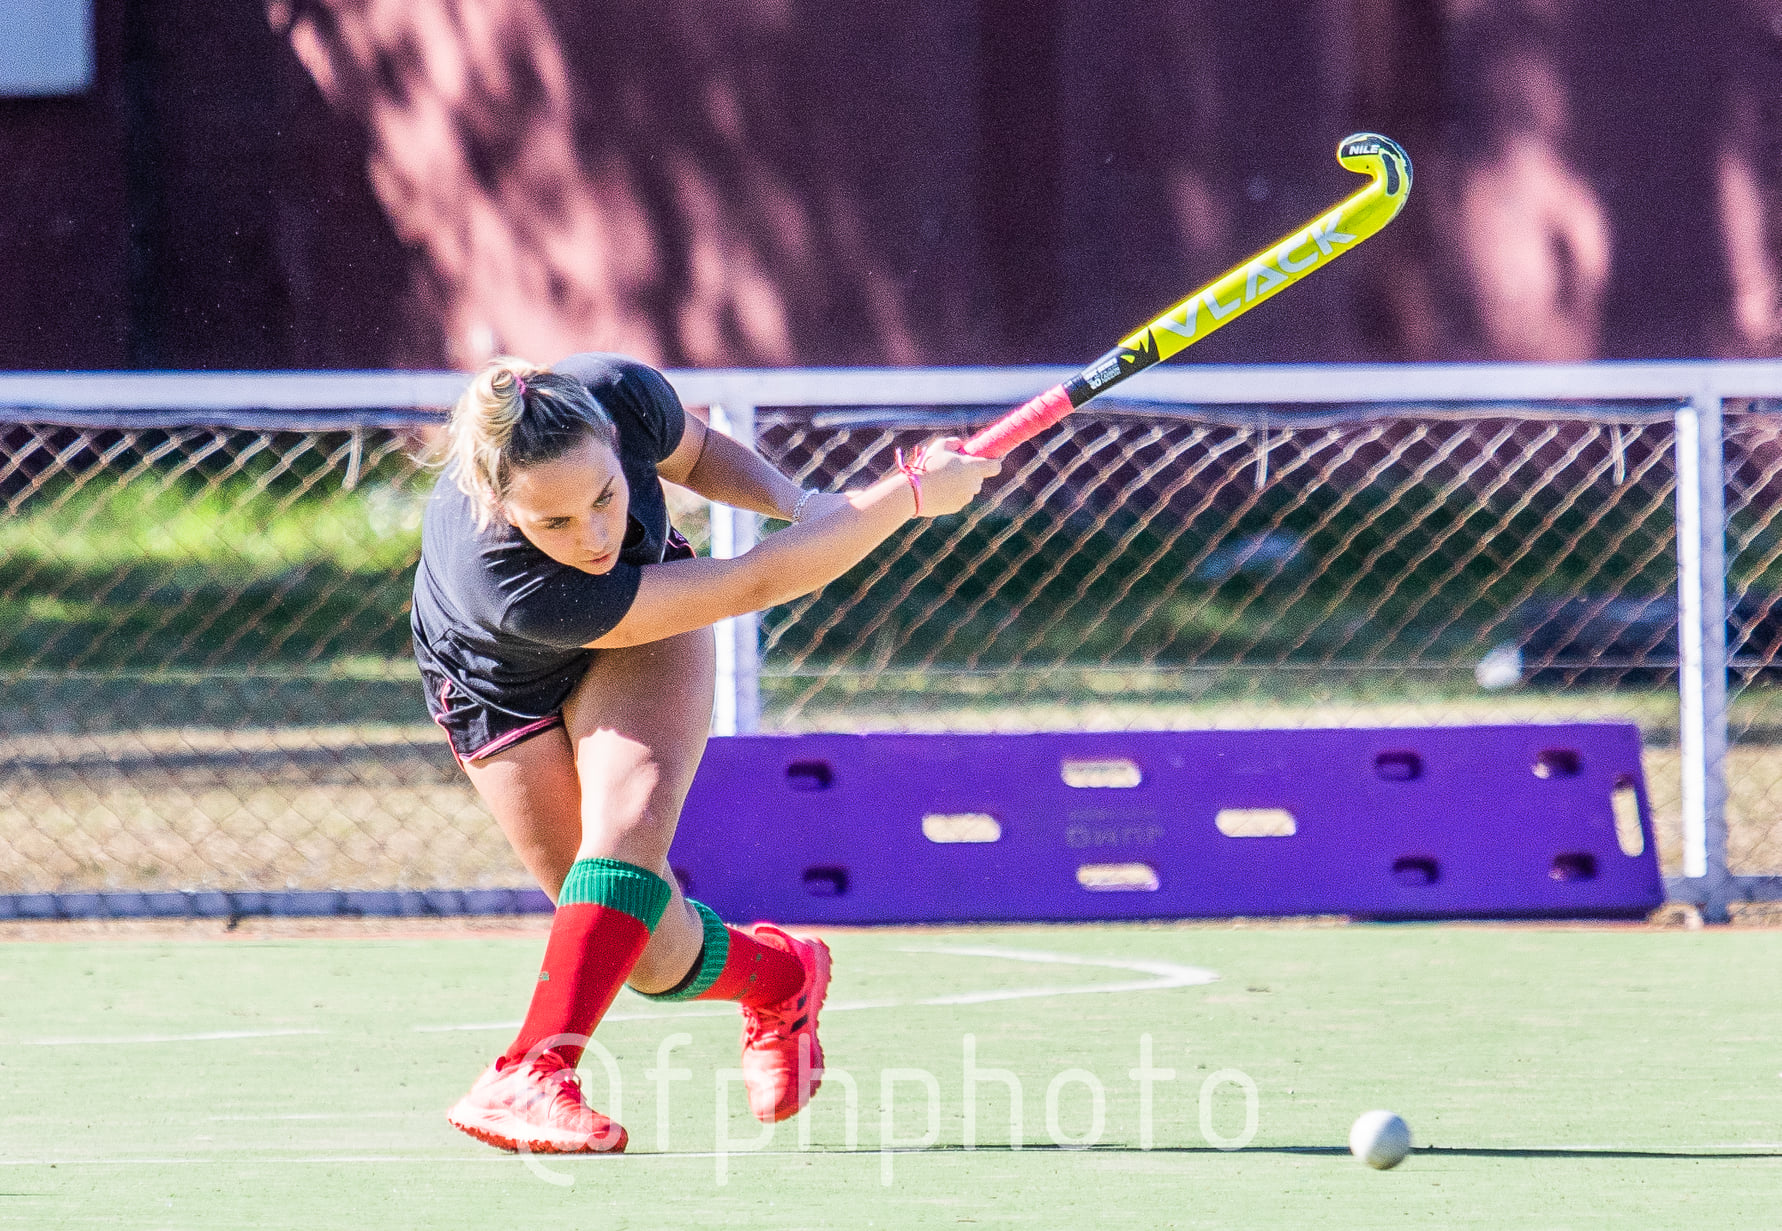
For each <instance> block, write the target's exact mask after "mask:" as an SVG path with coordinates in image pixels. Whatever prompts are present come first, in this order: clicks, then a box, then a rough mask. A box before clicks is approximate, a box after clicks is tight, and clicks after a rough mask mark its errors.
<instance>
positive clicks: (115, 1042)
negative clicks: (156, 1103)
mask: <svg viewBox="0 0 1782 1231" xmlns="http://www.w3.org/2000/svg"><path fill="white" fill-rule="evenodd" d="M327 1033H328V1032H327V1031H326V1030H206V1031H204V1032H202V1033H200V1034H132V1035H117V1036H114V1037H111V1038H98V1039H95V1038H84V1039H25V1040H23V1041H22V1042H19V1043H14V1044H12V1046H14V1047H118V1046H122V1045H125V1044H129V1043H215V1042H219V1041H221V1040H225V1039H288V1038H291V1037H293V1036H296V1035H304V1034H327Z"/></svg>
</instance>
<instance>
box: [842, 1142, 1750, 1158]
mask: <svg viewBox="0 0 1782 1231" xmlns="http://www.w3.org/2000/svg"><path fill="white" fill-rule="evenodd" d="M1042 1151H1043V1152H1046V1153H1055V1154H1330V1155H1337V1154H1342V1155H1346V1154H1348V1153H1349V1148H1348V1147H1347V1146H1243V1147H1241V1148H1239V1149H1235V1150H1221V1149H1219V1148H1218V1147H1217V1146H1152V1147H1151V1148H1150V1149H1148V1150H1147V1149H1143V1148H1141V1147H1139V1146H1132V1145H1094V1146H1061V1145H1054V1144H1052V1143H1051V1142H1033V1143H1031V1144H1023V1145H1021V1146H1018V1147H1017V1146H1007V1145H978V1146H972V1147H971V1148H970V1149H967V1148H966V1147H965V1146H962V1145H944V1146H942V1145H935V1146H927V1147H924V1148H920V1149H918V1148H911V1149H907V1150H892V1151H890V1152H891V1153H893V1154H1018V1153H1026V1152H1042ZM820 1152H822V1153H838V1154H876V1153H879V1151H877V1150H872V1149H859V1150H835V1151H820ZM1411 1157H1412V1158H1677V1159H1719V1158H1726V1159H1747V1158H1774V1159H1782V1150H1747V1151H1740V1150H1699V1151H1690V1150H1591V1149H1572V1150H1560V1149H1511V1148H1496V1147H1487V1146H1417V1147H1415V1148H1413V1149H1412V1150H1411Z"/></svg>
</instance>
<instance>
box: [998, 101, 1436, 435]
mask: <svg viewBox="0 0 1782 1231" xmlns="http://www.w3.org/2000/svg"><path fill="white" fill-rule="evenodd" d="M1336 156H1337V161H1338V162H1340V163H1342V164H1343V166H1345V167H1347V168H1348V169H1349V170H1351V171H1355V172H1359V173H1360V174H1362V175H1366V176H1368V177H1369V180H1370V182H1369V183H1368V185H1367V186H1366V187H1365V188H1361V189H1359V190H1358V191H1356V192H1355V194H1354V195H1353V196H1350V197H1349V198H1348V199H1347V200H1344V201H1342V202H1341V203H1340V204H1338V205H1337V206H1336V207H1335V208H1333V209H1331V210H1329V211H1327V212H1326V213H1324V214H1321V215H1320V216H1318V217H1317V218H1314V219H1313V220H1312V221H1311V222H1308V223H1307V224H1306V225H1305V226H1303V227H1301V228H1300V229H1299V230H1297V231H1295V232H1293V234H1291V235H1288V236H1287V237H1285V238H1284V239H1281V240H1279V241H1277V242H1276V243H1274V244H1271V245H1270V246H1269V247H1267V248H1265V249H1263V250H1262V251H1261V252H1259V253H1257V254H1256V255H1255V256H1253V257H1251V258H1250V259H1249V260H1247V261H1245V262H1244V263H1243V264H1241V265H1238V266H1235V267H1234V268H1232V269H1230V270H1227V271H1226V272H1225V273H1223V274H1220V275H1219V276H1218V277H1217V278H1215V279H1213V281H1211V282H1209V283H1208V284H1207V285H1205V286H1203V287H1201V288H1200V289H1199V290H1198V291H1195V292H1194V294H1192V295H1190V296H1188V298H1186V299H1184V300H1183V301H1182V302H1181V303H1178V304H1177V305H1176V306H1175V307H1173V308H1171V309H1170V310H1169V311H1167V312H1165V313H1164V314H1163V315H1162V316H1159V317H1158V318H1157V319H1156V320H1154V321H1152V322H1151V323H1150V324H1148V325H1145V326H1143V327H1142V328H1140V329H1139V330H1138V331H1137V332H1135V333H1133V334H1132V335H1131V336H1129V337H1126V338H1123V339H1121V342H1120V345H1118V346H1116V347H1115V348H1114V349H1113V350H1111V351H1109V352H1108V353H1107V354H1105V355H1103V356H1102V357H1101V358H1100V359H1097V360H1096V361H1095V362H1094V363H1092V364H1090V365H1089V366H1088V367H1086V368H1084V369H1083V370H1082V371H1081V372H1078V373H1077V374H1076V375H1075V376H1073V377H1071V378H1070V379H1069V380H1067V381H1065V382H1064V383H1063V384H1061V385H1054V386H1052V388H1050V389H1048V390H1046V391H1045V392H1044V393H1042V394H1040V395H1039V396H1038V397H1036V398H1034V399H1033V400H1032V401H1030V402H1028V403H1027V404H1026V405H1025V406H1021V407H1018V408H1017V409H1015V410H1012V411H1010V412H1009V413H1008V414H1006V415H1004V416H1003V417H1002V418H1000V419H998V420H997V421H996V422H995V423H992V424H991V425H990V426H989V427H987V428H985V429H984V430H983V431H981V432H979V433H978V434H977V435H975V436H973V437H972V438H971V439H970V440H968V441H966V442H965V446H964V449H963V452H965V453H969V454H970V455H972V456H973V457H1001V456H1002V455H1003V454H1005V453H1007V452H1008V451H1009V450H1010V449H1013V448H1014V447H1015V446H1016V445H1018V444H1020V443H1021V442H1022V441H1025V440H1029V439H1031V438H1032V437H1034V436H1036V435H1038V434H1039V433H1040V432H1043V431H1045V430H1046V429H1047V428H1049V427H1051V426H1052V425H1053V424H1054V423H1057V422H1058V421H1059V420H1060V419H1062V418H1064V416H1066V415H1068V414H1069V413H1070V412H1071V411H1073V410H1075V409H1076V408H1077V407H1079V406H1081V405H1082V404H1083V403H1084V402H1087V401H1088V400H1089V399H1090V398H1092V397H1095V396H1097V395H1098V394H1102V393H1106V392H1107V391H1108V390H1109V389H1111V388H1113V387H1114V386H1115V385H1117V384H1119V383H1120V382H1121V381H1123V380H1125V379H1126V378H1127V377H1128V376H1131V375H1133V374H1134V373H1136V372H1142V371H1144V370H1145V369H1146V368H1148V367H1150V366H1151V365H1152V364H1154V363H1161V362H1162V361H1163V360H1165V359H1168V358H1170V357H1171V356H1172V355H1175V354H1177V353H1179V352H1181V351H1183V350H1185V349H1187V348H1188V347H1189V346H1192V345H1193V344H1194V343H1196V342H1198V341H1200V339H1202V338H1204V337H1206V336H1207V335H1208V334H1209V333H1212V332H1213V330H1215V329H1217V328H1219V326H1221V325H1223V324H1225V323H1226V322H1227V321H1230V320H1232V319H1234V318H1236V317H1239V316H1242V315H1243V314H1244V313H1246V312H1248V311H1249V310H1250V309H1251V308H1252V307H1254V306H1255V305H1257V304H1259V303H1261V302H1262V301H1263V300H1265V299H1267V298H1268V297H1269V296H1271V295H1274V294H1275V293H1277V292H1279V291H1281V290H1284V289H1285V288H1287V287H1289V286H1292V285H1293V284H1294V283H1295V282H1298V281H1299V280H1300V279H1301V278H1305V277H1307V276H1309V275H1310V274H1311V273H1312V272H1313V271H1314V270H1318V269H1322V268H1323V267H1324V266H1326V265H1328V264H1330V263H1331V262H1332V261H1334V260H1336V259H1337V257H1339V256H1341V255H1342V254H1343V253H1344V252H1347V251H1348V250H1349V249H1350V248H1353V247H1354V246H1355V245H1356V244H1359V243H1360V242H1361V241H1362V240H1364V239H1366V238H1367V237H1368V236H1370V235H1372V234H1373V233H1374V232H1376V231H1378V230H1379V229H1380V228H1381V227H1383V226H1385V225H1386V224H1387V223H1388V222H1391V221H1392V220H1393V219H1394V218H1396V217H1397V216H1398V211H1399V210H1401V209H1403V208H1404V204H1405V198H1406V197H1408V196H1410V195H1411V160H1410V158H1409V157H1407V156H1406V154H1405V152H1404V150H1403V149H1401V148H1400V147H1399V145H1398V143H1397V142H1396V141H1392V140H1390V139H1388V138H1386V137H1382V136H1380V135H1378V134H1377V133H1356V134H1354V135H1353V136H1350V137H1345V138H1343V140H1342V141H1341V142H1339V143H1338V144H1337V155H1336Z"/></svg>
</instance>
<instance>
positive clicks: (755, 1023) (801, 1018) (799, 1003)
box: [743, 987, 806, 1045]
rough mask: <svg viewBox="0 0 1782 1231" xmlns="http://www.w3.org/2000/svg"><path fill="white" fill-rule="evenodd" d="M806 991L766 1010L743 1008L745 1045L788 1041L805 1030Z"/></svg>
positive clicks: (802, 989)
mask: <svg viewBox="0 0 1782 1231" xmlns="http://www.w3.org/2000/svg"><path fill="white" fill-rule="evenodd" d="M804 1005H805V989H804V988H803V987H800V988H799V989H798V991H797V992H796V993H795V994H793V995H791V996H788V997H787V998H786V999H784V1000H782V1001H780V1002H779V1003H778V1004H773V1005H768V1006H766V1007H765V1008H759V1009H755V1008H750V1007H749V1006H747V1005H744V1006H743V1029H744V1034H745V1045H753V1044H756V1043H762V1042H771V1041H773V1040H776V1039H788V1038H791V1037H792V1036H793V1035H795V1034H797V1033H798V1032H799V1031H800V1030H802V1029H804V1023H805V1021H806V1015H805V1011H804Z"/></svg>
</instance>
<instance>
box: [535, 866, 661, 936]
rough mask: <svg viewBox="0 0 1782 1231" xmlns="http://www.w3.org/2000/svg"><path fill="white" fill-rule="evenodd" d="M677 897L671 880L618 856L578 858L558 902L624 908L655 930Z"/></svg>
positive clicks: (565, 880) (633, 916)
mask: <svg viewBox="0 0 1782 1231" xmlns="http://www.w3.org/2000/svg"><path fill="white" fill-rule="evenodd" d="M673 897H674V890H673V889H670V888H669V886H668V882H667V881H665V880H663V879H662V878H661V877H660V876H657V875H656V874H655V873H654V872H652V871H650V870H649V869H648V868H640V867H638V866H637V865H636V864H634V863H625V862H623V861H621V860H618V859H578V860H576V861H575V866H574V867H572V868H570V869H569V875H568V876H566V877H565V878H564V879H563V891H562V892H561V893H559V894H558V895H557V905H558V906H570V905H574V904H575V903H578V902H586V903H592V904H593V905H595V906H605V907H607V908H608V909H610V910H618V911H623V912H625V913H626V914H627V915H630V916H631V917H632V918H633V919H636V920H637V921H638V922H639V923H641V924H643V925H644V927H645V928H646V929H647V930H649V931H651V932H654V931H655V930H656V925H657V924H658V923H659V922H661V920H662V912H663V911H665V910H667V909H668V903H669V901H670V900H671V899H673Z"/></svg>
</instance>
